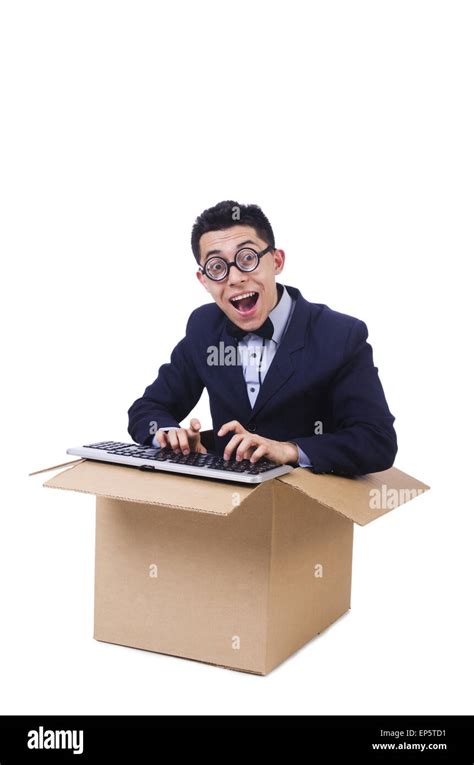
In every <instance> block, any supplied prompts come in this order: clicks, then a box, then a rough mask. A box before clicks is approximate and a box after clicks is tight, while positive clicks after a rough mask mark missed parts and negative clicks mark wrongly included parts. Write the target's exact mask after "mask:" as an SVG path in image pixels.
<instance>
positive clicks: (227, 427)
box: [217, 420, 244, 436]
mask: <svg viewBox="0 0 474 765" xmlns="http://www.w3.org/2000/svg"><path fill="white" fill-rule="evenodd" d="M232 431H234V432H235V433H243V432H244V428H243V426H242V425H241V424H240V422H238V421H237V420H231V421H230V422H226V423H224V425H223V426H222V427H221V429H220V430H219V431H218V432H217V435H218V436H225V434H226V433H229V432H232Z"/></svg>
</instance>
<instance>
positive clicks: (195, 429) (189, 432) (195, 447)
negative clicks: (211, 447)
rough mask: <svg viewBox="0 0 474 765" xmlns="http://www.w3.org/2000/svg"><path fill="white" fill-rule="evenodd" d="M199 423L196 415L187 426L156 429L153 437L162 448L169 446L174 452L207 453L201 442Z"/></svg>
mask: <svg viewBox="0 0 474 765" xmlns="http://www.w3.org/2000/svg"><path fill="white" fill-rule="evenodd" d="M200 430H201V423H200V422H199V420H198V419H197V418H196V417H193V419H192V420H191V422H190V427H189V428H177V429H176V430H168V431H167V432H166V431H164V430H157V431H156V433H155V439H156V441H158V443H159V445H160V446H161V448H162V449H164V448H165V447H166V446H169V447H170V448H171V449H173V450H174V452H175V453H176V454H179V453H180V452H182V453H183V454H185V455H186V454H189V452H199V453H200V454H207V449H206V448H205V446H203V445H202V444H201V434H200V432H199V431H200Z"/></svg>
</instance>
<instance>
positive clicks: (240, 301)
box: [230, 292, 258, 314]
mask: <svg viewBox="0 0 474 765" xmlns="http://www.w3.org/2000/svg"><path fill="white" fill-rule="evenodd" d="M257 300H258V292H245V293H244V294H242V295H238V296H237V297H234V298H231V299H230V302H231V304H232V305H233V306H234V308H235V309H236V310H237V311H238V312H239V313H240V314H247V313H252V311H253V309H254V308H255V306H256V304H257Z"/></svg>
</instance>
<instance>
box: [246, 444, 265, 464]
mask: <svg viewBox="0 0 474 765" xmlns="http://www.w3.org/2000/svg"><path fill="white" fill-rule="evenodd" d="M267 453H268V444H260V446H258V447H257V449H255V451H254V453H253V454H252V456H251V457H250V462H252V463H254V462H257V461H258V460H260V459H262V457H264V456H265V455H266V454H267Z"/></svg>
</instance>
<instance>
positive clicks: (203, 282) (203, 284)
mask: <svg viewBox="0 0 474 765" xmlns="http://www.w3.org/2000/svg"><path fill="white" fill-rule="evenodd" d="M196 276H197V280H198V282H201V284H202V286H203V287H204V289H205V290H207V292H209V287H208V286H207V283H206V280H205V278H204V275H203V273H202V271H196Z"/></svg>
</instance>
